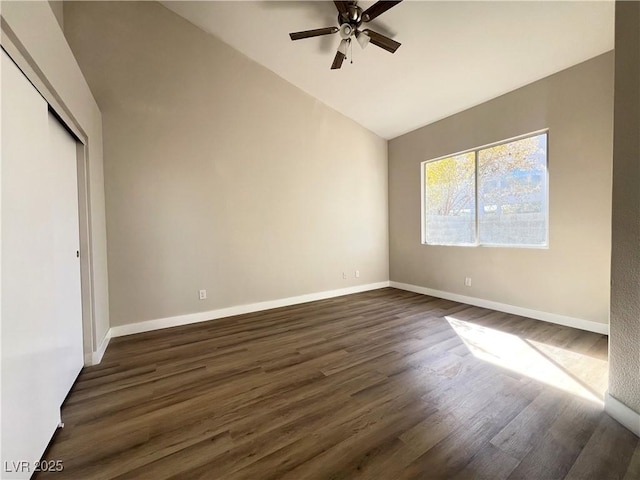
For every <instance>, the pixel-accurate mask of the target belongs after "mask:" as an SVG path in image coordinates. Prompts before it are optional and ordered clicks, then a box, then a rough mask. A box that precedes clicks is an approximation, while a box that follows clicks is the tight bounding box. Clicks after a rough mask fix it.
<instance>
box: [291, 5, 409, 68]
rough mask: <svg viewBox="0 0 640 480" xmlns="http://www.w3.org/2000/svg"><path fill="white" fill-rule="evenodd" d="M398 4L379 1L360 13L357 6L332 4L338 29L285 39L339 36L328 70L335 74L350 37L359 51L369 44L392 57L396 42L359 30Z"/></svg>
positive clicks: (298, 33)
mask: <svg viewBox="0 0 640 480" xmlns="http://www.w3.org/2000/svg"><path fill="white" fill-rule="evenodd" d="M401 1H402V0H394V1H388V0H380V1H378V2H376V3H374V4H373V5H371V6H370V7H369V8H367V9H366V10H364V11H363V10H362V8H361V7H359V6H358V2H357V1H342V2H340V1H334V2H333V3H334V4H335V6H336V8H337V9H338V25H340V27H326V28H317V29H315V30H305V31H302V32H294V33H290V34H289V37H290V38H291V40H301V39H303V38H311V37H319V36H321V35H332V34H335V33H338V32H340V38H341V39H342V40H341V41H340V45H339V46H338V51H337V52H336V56H335V58H334V59H333V63H332V64H331V69H332V70H337V69H339V68H340V67H342V62H343V61H344V59H345V58H346V56H347V48H348V47H349V45H350V44H351V39H352V38H353V37H355V38H356V41H357V42H358V44H359V45H360V47H361V48H365V47H366V46H367V45H368V44H369V42H371V43H372V44H374V45H376V46H377V47H380V48H382V49H384V50H386V51H387V52H390V53H395V51H396V50H397V49H398V48H399V47H400V45H401V44H400V43H399V42H396V41H395V40H392V39H391V38H389V37H387V36H385V35H382V34H381V33H378V32H374V31H373V30H370V29H368V28H365V29H364V30H360V26H361V25H362V24H363V23H367V22H370V21H371V20H373V19H374V18H376V17H378V16H380V15H382V14H383V13H384V12H386V11H387V10H389V9H390V8H392V7H394V6H395V5H397V4H398V3H400V2H401Z"/></svg>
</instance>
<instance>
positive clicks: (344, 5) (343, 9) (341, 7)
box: [333, 0, 349, 13]
mask: <svg viewBox="0 0 640 480" xmlns="http://www.w3.org/2000/svg"><path fill="white" fill-rule="evenodd" d="M333 3H335V4H336V8H337V9H338V12H340V13H347V12H348V11H349V9H348V7H349V2H337V1H335V0H334V2H333Z"/></svg>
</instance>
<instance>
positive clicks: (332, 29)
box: [289, 27, 340, 40]
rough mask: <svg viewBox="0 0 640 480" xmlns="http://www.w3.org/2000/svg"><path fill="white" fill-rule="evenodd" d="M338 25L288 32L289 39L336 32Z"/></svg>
mask: <svg viewBox="0 0 640 480" xmlns="http://www.w3.org/2000/svg"><path fill="white" fill-rule="evenodd" d="M338 30H340V29H339V28H338V27H327V28H316V29H315V30H305V31H303V32H294V33H290V34H289V36H290V37H291V40H301V39H303V38H311V37H319V36H320V35H330V34H332V33H337V32H338Z"/></svg>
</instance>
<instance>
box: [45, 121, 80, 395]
mask: <svg viewBox="0 0 640 480" xmlns="http://www.w3.org/2000/svg"><path fill="white" fill-rule="evenodd" d="M48 123H49V148H48V154H49V156H50V161H51V165H50V168H51V178H50V182H51V194H52V198H51V208H52V212H51V213H52V216H53V220H54V222H53V239H52V243H53V245H52V246H53V261H54V265H53V267H54V282H55V287H54V288H55V290H54V298H55V317H54V322H55V324H56V327H57V328H56V337H55V340H56V351H55V354H56V364H57V365H59V368H60V370H59V372H58V378H57V382H56V387H57V390H58V392H57V398H58V405H61V404H62V402H63V400H64V398H65V397H66V395H67V393H68V392H69V389H71V386H72V385H73V382H74V381H75V380H76V377H77V376H78V373H80V370H81V369H82V366H83V363H84V356H83V352H82V301H81V298H82V297H81V290H80V258H79V256H78V252H79V251H80V227H79V220H78V173H77V153H76V141H75V139H74V138H73V137H72V136H71V135H70V134H69V132H67V130H66V129H65V128H64V127H63V126H62V125H61V124H60V122H59V121H58V119H57V118H56V117H54V116H53V114H51V113H49V118H48Z"/></svg>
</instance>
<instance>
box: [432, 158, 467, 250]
mask: <svg viewBox="0 0 640 480" xmlns="http://www.w3.org/2000/svg"><path fill="white" fill-rule="evenodd" d="M425 177H426V178H425V182H426V188H425V192H426V198H425V215H426V218H425V238H426V241H427V243H429V244H436V245H460V244H469V243H475V241H476V236H475V228H476V225H475V223H476V213H475V212H476V205H475V153H474V152H469V153H465V154H463V155H456V156H454V157H449V158H443V159H442V160H437V161H435V162H429V163H426V164H425Z"/></svg>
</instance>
